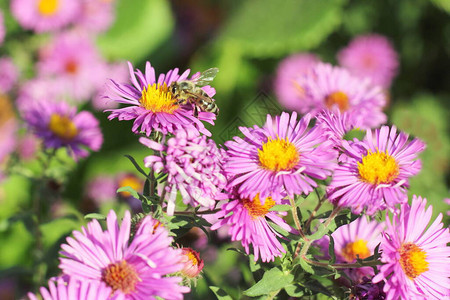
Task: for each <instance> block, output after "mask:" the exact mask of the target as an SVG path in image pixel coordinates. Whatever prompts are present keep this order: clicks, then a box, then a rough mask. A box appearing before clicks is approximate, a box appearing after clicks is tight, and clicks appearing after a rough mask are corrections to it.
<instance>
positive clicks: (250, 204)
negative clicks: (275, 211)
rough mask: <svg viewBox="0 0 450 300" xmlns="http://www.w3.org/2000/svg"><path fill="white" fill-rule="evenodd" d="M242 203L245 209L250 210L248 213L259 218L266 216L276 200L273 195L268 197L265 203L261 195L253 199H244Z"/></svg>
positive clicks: (254, 217)
mask: <svg viewBox="0 0 450 300" xmlns="http://www.w3.org/2000/svg"><path fill="white" fill-rule="evenodd" d="M242 204H243V205H244V207H245V209H246V210H247V211H248V214H249V215H250V216H251V217H252V219H257V218H259V217H264V216H265V215H267V213H268V212H269V209H271V208H272V207H273V206H274V205H275V201H273V200H272V198H271V197H267V198H266V201H265V202H264V204H262V203H261V200H260V199H259V195H256V197H255V198H254V199H253V201H251V200H249V199H242Z"/></svg>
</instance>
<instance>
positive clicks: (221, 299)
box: [209, 286, 233, 300]
mask: <svg viewBox="0 0 450 300" xmlns="http://www.w3.org/2000/svg"><path fill="white" fill-rule="evenodd" d="M209 288H210V289H211V291H213V293H214V295H216V297H217V299H218V300H233V298H231V297H230V295H228V294H227V292H225V291H224V290H222V289H221V288H220V287H217V286H210V287H209Z"/></svg>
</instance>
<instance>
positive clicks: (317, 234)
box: [308, 223, 328, 240]
mask: <svg viewBox="0 0 450 300" xmlns="http://www.w3.org/2000/svg"><path fill="white" fill-rule="evenodd" d="M318 227H319V228H318V229H317V231H316V232H314V233H313V234H311V235H309V236H308V239H310V240H318V239H320V238H322V237H323V236H324V235H325V234H326V233H327V232H328V228H326V227H325V226H324V225H323V223H319V225H318Z"/></svg>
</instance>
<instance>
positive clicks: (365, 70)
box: [338, 34, 398, 88]
mask: <svg viewBox="0 0 450 300" xmlns="http://www.w3.org/2000/svg"><path fill="white" fill-rule="evenodd" d="M338 60H339V64H340V65H341V66H343V67H344V68H346V69H347V70H349V71H350V72H351V73H352V74H354V75H355V76H358V77H361V78H364V77H367V78H370V79H371V81H372V83H373V84H375V85H380V86H382V87H383V88H389V87H390V85H391V83H392V80H393V78H394V77H395V75H396V74H397V68H398V57H397V52H395V50H394V48H393V47H392V45H391V43H390V42H389V40H388V39H387V38H386V37H384V36H382V35H379V34H369V35H361V36H358V37H356V38H355V39H353V40H352V41H351V42H350V44H349V45H348V46H347V47H346V48H344V49H342V50H341V51H340V52H339V54H338Z"/></svg>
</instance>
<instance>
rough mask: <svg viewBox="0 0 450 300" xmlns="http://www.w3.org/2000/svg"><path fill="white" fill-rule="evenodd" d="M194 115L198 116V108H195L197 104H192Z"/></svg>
mask: <svg viewBox="0 0 450 300" xmlns="http://www.w3.org/2000/svg"><path fill="white" fill-rule="evenodd" d="M194 117H196V118H198V108H197V105H195V106H194Z"/></svg>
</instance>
